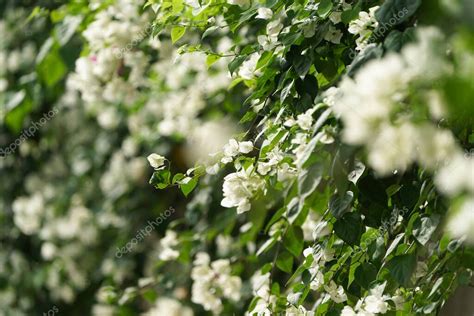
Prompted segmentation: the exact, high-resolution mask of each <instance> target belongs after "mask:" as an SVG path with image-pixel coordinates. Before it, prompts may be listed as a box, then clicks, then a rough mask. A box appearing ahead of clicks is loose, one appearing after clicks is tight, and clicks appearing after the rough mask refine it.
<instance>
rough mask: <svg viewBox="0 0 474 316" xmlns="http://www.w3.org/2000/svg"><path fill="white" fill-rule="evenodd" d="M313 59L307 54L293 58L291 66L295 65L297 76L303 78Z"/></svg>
mask: <svg viewBox="0 0 474 316" xmlns="http://www.w3.org/2000/svg"><path fill="white" fill-rule="evenodd" d="M312 64H313V60H312V59H311V57H309V56H307V55H301V56H298V57H297V58H295V59H293V67H295V70H296V73H297V74H298V76H299V77H300V78H301V79H303V78H304V77H305V76H306V74H307V73H308V71H309V68H311V65H312Z"/></svg>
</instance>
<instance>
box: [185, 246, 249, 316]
mask: <svg viewBox="0 0 474 316" xmlns="http://www.w3.org/2000/svg"><path fill="white" fill-rule="evenodd" d="M196 257H197V258H196V260H194V267H193V269H192V271H191V278H192V279H193V281H194V282H193V286H192V298H191V300H192V301H193V302H194V303H196V304H200V305H202V306H203V307H204V309H205V310H207V311H213V312H214V313H215V314H219V313H220V312H221V311H222V298H227V299H230V300H232V301H235V302H236V301H238V300H240V297H241V296H240V290H241V287H242V280H241V279H240V278H239V277H237V276H232V275H231V274H230V273H231V267H230V262H229V260H227V259H220V260H216V261H214V262H212V263H211V262H210V259H209V255H207V254H205V253H198V254H197V256H196Z"/></svg>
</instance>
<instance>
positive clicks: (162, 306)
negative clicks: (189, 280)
mask: <svg viewBox="0 0 474 316" xmlns="http://www.w3.org/2000/svg"><path fill="white" fill-rule="evenodd" d="M162 315H167V316H193V315H194V313H193V310H192V309H191V308H189V307H187V306H183V305H182V304H181V303H180V302H179V301H177V300H175V299H173V298H169V297H160V298H159V299H157V300H156V303H155V306H153V307H152V308H151V309H150V310H148V311H147V312H146V313H144V314H143V316H162Z"/></svg>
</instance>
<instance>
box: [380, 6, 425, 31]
mask: <svg viewBox="0 0 474 316" xmlns="http://www.w3.org/2000/svg"><path fill="white" fill-rule="evenodd" d="M420 5H421V0H387V1H385V2H384V3H383V4H382V6H381V7H380V8H379V9H378V10H377V11H376V12H375V17H376V18H377V21H379V23H380V24H381V25H380V26H384V25H386V26H389V27H393V26H395V25H399V24H401V23H403V22H405V21H407V20H408V19H409V18H410V17H411V16H412V15H413V14H414V13H415V12H416V10H417V9H418V7H419V6H420Z"/></svg>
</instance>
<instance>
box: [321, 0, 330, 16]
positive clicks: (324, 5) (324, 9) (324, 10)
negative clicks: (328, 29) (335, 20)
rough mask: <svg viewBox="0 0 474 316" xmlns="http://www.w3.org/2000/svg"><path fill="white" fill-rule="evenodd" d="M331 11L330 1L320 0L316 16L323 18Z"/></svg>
mask: <svg viewBox="0 0 474 316" xmlns="http://www.w3.org/2000/svg"><path fill="white" fill-rule="evenodd" d="M331 10H332V0H321V2H319V6H318V15H319V16H320V17H322V18H325V17H327V16H328V15H329V13H330V12H331Z"/></svg>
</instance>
